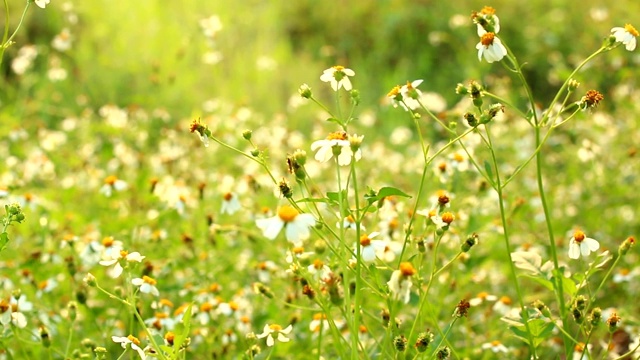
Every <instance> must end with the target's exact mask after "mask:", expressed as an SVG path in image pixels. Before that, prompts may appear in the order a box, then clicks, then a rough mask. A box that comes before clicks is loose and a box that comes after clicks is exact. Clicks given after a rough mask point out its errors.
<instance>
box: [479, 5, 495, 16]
mask: <svg viewBox="0 0 640 360" xmlns="http://www.w3.org/2000/svg"><path fill="white" fill-rule="evenodd" d="M480 13H482V14H485V15H495V13H496V9H494V8H492V7H491V6H485V7H483V8H482V10H480Z"/></svg>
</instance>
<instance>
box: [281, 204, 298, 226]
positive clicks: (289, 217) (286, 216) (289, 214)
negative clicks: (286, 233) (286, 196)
mask: <svg viewBox="0 0 640 360" xmlns="http://www.w3.org/2000/svg"><path fill="white" fill-rule="evenodd" d="M298 214H300V213H299V212H298V210H296V209H294V208H292V207H291V206H289V205H285V206H283V207H281V208H280V209H279V210H278V217H280V219H281V220H282V221H284V222H286V223H288V222H292V221H293V220H295V218H296V216H298Z"/></svg>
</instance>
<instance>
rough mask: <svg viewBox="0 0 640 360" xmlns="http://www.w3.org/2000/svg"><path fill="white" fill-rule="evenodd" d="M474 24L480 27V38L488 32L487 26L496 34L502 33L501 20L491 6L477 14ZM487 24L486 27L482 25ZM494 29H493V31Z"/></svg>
mask: <svg viewBox="0 0 640 360" xmlns="http://www.w3.org/2000/svg"><path fill="white" fill-rule="evenodd" d="M474 22H475V23H476V25H477V26H478V36H482V35H484V34H486V33H487V32H488V30H487V29H485V26H488V27H489V28H490V30H492V31H493V32H494V33H496V34H497V33H499V32H500V19H498V16H497V15H496V10H495V9H494V8H492V7H490V6H485V7H484V8H482V10H480V12H479V13H476V14H475V16H474ZM483 23H484V24H485V25H484V26H483V25H482V24H483ZM491 27H493V29H491Z"/></svg>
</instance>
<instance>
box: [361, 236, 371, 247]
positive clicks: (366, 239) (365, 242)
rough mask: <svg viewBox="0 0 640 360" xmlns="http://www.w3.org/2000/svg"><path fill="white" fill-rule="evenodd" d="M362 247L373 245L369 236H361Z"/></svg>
mask: <svg viewBox="0 0 640 360" xmlns="http://www.w3.org/2000/svg"><path fill="white" fill-rule="evenodd" d="M360 245H362V246H369V245H371V239H370V238H369V236H367V235H362V236H360Z"/></svg>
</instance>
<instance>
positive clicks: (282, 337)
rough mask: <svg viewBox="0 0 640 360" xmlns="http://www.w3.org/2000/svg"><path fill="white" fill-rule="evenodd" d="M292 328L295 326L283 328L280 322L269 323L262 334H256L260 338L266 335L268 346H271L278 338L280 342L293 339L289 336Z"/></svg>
mask: <svg viewBox="0 0 640 360" xmlns="http://www.w3.org/2000/svg"><path fill="white" fill-rule="evenodd" d="M291 330H293V326H291V325H289V326H287V327H286V328H284V329H283V328H282V326H280V325H278V324H271V325H269V324H267V325H265V326H264V329H263V331H262V334H258V335H256V337H257V338H258V339H262V338H264V337H266V338H267V346H269V347H271V346H273V345H274V344H275V343H276V341H275V339H278V341H280V342H288V341H289V340H291V339H289V338H288V337H287V335H289V333H291ZM274 338H275V339H274Z"/></svg>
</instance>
